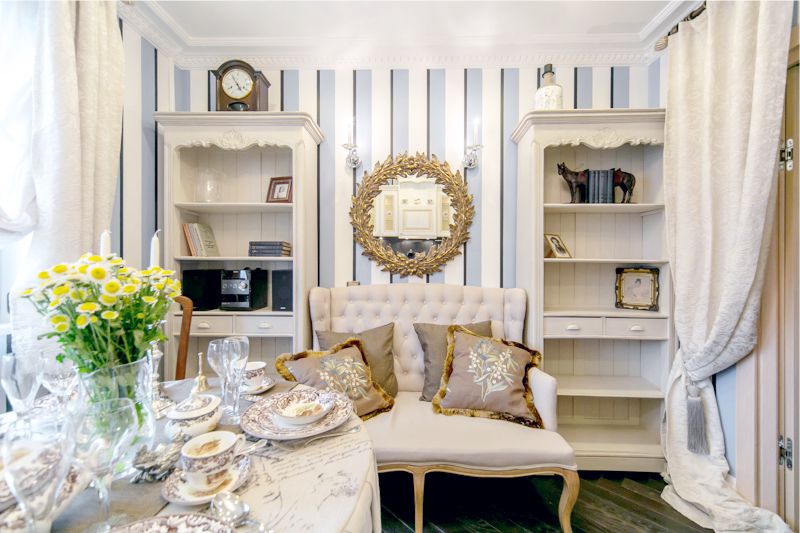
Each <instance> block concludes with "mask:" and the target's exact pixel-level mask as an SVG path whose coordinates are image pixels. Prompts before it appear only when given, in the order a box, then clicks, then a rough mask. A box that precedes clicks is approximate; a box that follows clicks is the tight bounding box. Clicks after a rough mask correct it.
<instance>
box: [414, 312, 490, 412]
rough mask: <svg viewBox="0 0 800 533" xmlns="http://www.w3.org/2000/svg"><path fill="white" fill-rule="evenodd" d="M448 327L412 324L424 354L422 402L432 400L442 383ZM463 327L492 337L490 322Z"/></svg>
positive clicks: (443, 325)
mask: <svg viewBox="0 0 800 533" xmlns="http://www.w3.org/2000/svg"><path fill="white" fill-rule="evenodd" d="M449 327H450V325H449V324H414V331H416V332H417V337H418V338H419V343H420V344H421V345H422V352H423V353H424V354H425V382H424V384H423V385H422V395H421V396H420V397H419V399H420V400H422V401H425V402H429V401H431V400H433V397H434V396H436V391H438V390H439V385H440V384H441V382H442V368H443V367H444V358H445V356H446V355H447V328H449ZM464 327H466V328H468V329H469V331H472V332H473V333H477V334H478V335H483V336H485V337H491V336H492V322H491V321H490V320H487V321H486V322H476V323H474V324H464Z"/></svg>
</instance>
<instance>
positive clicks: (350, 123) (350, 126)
mask: <svg viewBox="0 0 800 533" xmlns="http://www.w3.org/2000/svg"><path fill="white" fill-rule="evenodd" d="M347 144H353V119H352V118H351V119H348V120H347Z"/></svg>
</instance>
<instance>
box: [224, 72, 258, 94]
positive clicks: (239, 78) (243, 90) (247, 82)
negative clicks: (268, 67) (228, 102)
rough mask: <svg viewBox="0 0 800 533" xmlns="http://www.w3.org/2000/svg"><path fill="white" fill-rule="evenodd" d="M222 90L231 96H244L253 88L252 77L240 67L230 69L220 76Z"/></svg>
mask: <svg viewBox="0 0 800 533" xmlns="http://www.w3.org/2000/svg"><path fill="white" fill-rule="evenodd" d="M222 90H223V91H225V94H227V95H228V96H229V97H231V98H236V99H238V98H244V97H245V96H247V95H248V94H250V91H252V90H253V78H251V77H250V74H248V73H247V72H245V71H244V70H242V69H238V68H234V69H231V70H229V71H228V72H226V73H225V75H224V76H223V77H222Z"/></svg>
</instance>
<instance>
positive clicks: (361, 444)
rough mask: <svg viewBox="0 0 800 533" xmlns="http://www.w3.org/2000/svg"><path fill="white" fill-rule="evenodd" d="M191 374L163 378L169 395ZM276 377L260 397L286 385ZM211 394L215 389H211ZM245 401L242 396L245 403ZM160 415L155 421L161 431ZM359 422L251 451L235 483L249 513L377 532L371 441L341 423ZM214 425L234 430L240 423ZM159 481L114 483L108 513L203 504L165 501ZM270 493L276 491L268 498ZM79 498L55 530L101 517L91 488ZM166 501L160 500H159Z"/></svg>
mask: <svg viewBox="0 0 800 533" xmlns="http://www.w3.org/2000/svg"><path fill="white" fill-rule="evenodd" d="M191 385H192V382H191V380H185V381H182V382H174V383H170V384H167V385H166V386H165V389H166V391H167V393H168V394H169V395H170V397H172V398H173V399H182V398H184V397H186V396H187V395H188V393H189V390H190V388H191ZM289 386H290V385H289V384H288V383H285V382H281V383H278V384H277V385H276V386H275V387H274V388H273V389H272V390H271V391H269V392H268V393H266V394H265V395H264V396H267V395H269V394H273V393H275V392H280V391H285V390H288V388H289ZM209 392H211V393H214V392H216V390H215V389H214V388H213V381H212V390H211V391H209ZM247 405H249V402H243V405H242V408H243V410H244V408H246V406H247ZM164 423H165V421H164V420H163V419H162V420H160V421H159V426H158V427H159V429H161V428H163V425H164ZM356 425H357V426H361V431H358V432H356V433H353V434H349V435H342V436H340V437H334V438H330V439H322V440H319V441H316V442H314V443H311V444H310V445H308V446H306V447H305V448H301V449H299V450H295V451H284V450H280V449H276V448H268V449H266V450H265V451H264V453H263V455H258V456H256V455H253V456H251V461H252V466H251V471H250V476H249V478H248V481H247V482H246V483H245V485H244V486H242V487H241V488H240V489H238V490H237V491H236V492H237V494H239V495H240V496H241V497H242V498H243V499H244V500H245V501H246V502H247V503H248V504H249V505H250V511H251V516H252V517H253V518H256V519H258V520H261V521H263V522H264V523H265V524H266V525H267V526H268V529H272V530H274V531H276V532H283V531H285V532H296V531H308V532H335V531H345V532H361V531H364V532H367V531H380V530H381V507H380V494H379V488H378V472H377V467H376V464H375V455H374V452H373V449H372V441H371V440H370V438H369V435H368V434H367V430H366V428H364V427H363V424H362V422H361V420H360V419H359V418H358V417H357V416H355V414H354V415H353V416H352V418H351V419H350V420H349V421H348V422H346V423H345V425H344V426H342V427H341V428H339V429H346V428H349V427H352V426H356ZM218 429H228V430H231V431H240V430H239V429H238V427H226V426H222V427H220V428H218ZM160 491H161V483H153V484H137V485H131V484H130V483H128V482H127V480H118V481H115V482H114V484H113V486H112V492H111V501H112V514H115V513H120V512H124V513H125V514H126V515H128V517H129V519H130V520H131V521H133V520H137V519H140V518H145V517H149V516H153V515H156V514H170V513H179V512H187V511H188V512H193V511H198V510H202V509H204V507H184V506H179V505H174V504H168V505H167V504H166V503H167V502H165V501H164V500H163V499H162V498H161V496H160ZM275 491H277V492H278V493H279V496H278V497H276V498H273V496H274V493H275ZM91 492H93V491H89V490H87V491H85V492H84V493H83V494H81V495H80V496H78V497H77V498H76V499H75V500H74V501H73V502H72V503H71V504H70V506H69V507H68V508H67V509H66V511H65V512H64V513H63V514H62V515H61V516H60V517H59V518H58V520H57V521H56V523H55V524H54V528H53V530H54V531H85V530H86V529H87V526H88V525H90V524H91V523H93V522H94V521H96V520H97V519H98V517H99V505H98V503H97V502H96V500H95V499H94V497H93V494H92V493H91ZM165 505H166V506H165Z"/></svg>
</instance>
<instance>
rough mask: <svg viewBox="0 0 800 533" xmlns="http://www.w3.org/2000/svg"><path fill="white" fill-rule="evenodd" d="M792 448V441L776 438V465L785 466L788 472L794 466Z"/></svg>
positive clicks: (781, 436) (780, 437)
mask: <svg viewBox="0 0 800 533" xmlns="http://www.w3.org/2000/svg"><path fill="white" fill-rule="evenodd" d="M793 463H794V446H793V445H792V439H784V438H783V435H779V436H778V465H779V466H783V465H786V468H788V469H789V470H791V469H792V467H793V466H794V464H793Z"/></svg>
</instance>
